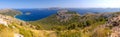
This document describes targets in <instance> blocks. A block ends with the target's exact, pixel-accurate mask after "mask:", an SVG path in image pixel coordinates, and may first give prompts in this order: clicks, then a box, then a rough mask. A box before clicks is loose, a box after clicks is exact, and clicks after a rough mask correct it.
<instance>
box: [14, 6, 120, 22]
mask: <svg viewBox="0 0 120 37" xmlns="http://www.w3.org/2000/svg"><path fill="white" fill-rule="evenodd" d="M67 9H68V10H69V11H75V12H77V13H79V14H81V15H83V14H86V13H105V12H120V8H67ZM16 10H19V11H21V13H22V14H19V15H16V16H15V18H17V19H20V20H23V21H37V20H41V19H44V18H46V17H49V16H51V15H53V14H56V13H57V11H59V9H48V8H39V9H38V8H37V9H36V8H35V9H16Z"/></svg>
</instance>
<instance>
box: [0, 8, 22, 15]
mask: <svg viewBox="0 0 120 37" xmlns="http://www.w3.org/2000/svg"><path fill="white" fill-rule="evenodd" d="M0 14H3V15H8V16H12V17H14V16H15V15H18V14H21V12H20V11H18V10H14V9H0Z"/></svg>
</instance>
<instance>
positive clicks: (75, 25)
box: [0, 11, 120, 37]
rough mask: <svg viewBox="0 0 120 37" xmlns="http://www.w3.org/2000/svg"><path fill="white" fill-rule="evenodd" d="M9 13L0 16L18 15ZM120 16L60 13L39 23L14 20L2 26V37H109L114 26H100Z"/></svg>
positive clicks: (0, 27)
mask: <svg viewBox="0 0 120 37" xmlns="http://www.w3.org/2000/svg"><path fill="white" fill-rule="evenodd" d="M8 12H9V11H8ZM8 12H7V13H6V12H5V13H0V14H3V15H8V16H12V17H13V16H15V15H16V14H18V13H15V14H14V12H12V13H13V14H11V13H8ZM119 14H120V12H116V13H110V14H106V13H102V14H84V15H79V14H78V13H76V12H71V11H69V12H66V13H64V14H63V16H62V15H59V13H58V14H53V15H51V16H49V17H46V18H44V19H41V20H38V21H31V22H23V23H22V22H20V21H17V20H14V21H13V22H12V23H10V24H9V26H8V27H6V26H3V25H2V24H0V37H13V36H14V33H19V34H21V35H23V36H24V37H107V36H109V35H110V34H108V33H111V27H113V26H110V27H100V26H104V24H105V23H106V22H107V20H109V19H110V18H112V17H114V16H117V15H119ZM109 15H110V16H109ZM108 17H110V18H108ZM28 23H29V24H28ZM30 24H31V25H30ZM6 35H7V36H6Z"/></svg>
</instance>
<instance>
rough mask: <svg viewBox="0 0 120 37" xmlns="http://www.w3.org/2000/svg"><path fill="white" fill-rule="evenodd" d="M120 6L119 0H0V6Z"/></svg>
mask: <svg viewBox="0 0 120 37" xmlns="http://www.w3.org/2000/svg"><path fill="white" fill-rule="evenodd" d="M50 7H61V8H120V0H0V8H50Z"/></svg>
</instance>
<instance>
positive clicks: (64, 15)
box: [56, 9, 79, 22]
mask: <svg viewBox="0 0 120 37" xmlns="http://www.w3.org/2000/svg"><path fill="white" fill-rule="evenodd" d="M74 15H77V13H76V12H70V11H68V10H65V9H63V10H60V11H58V12H57V16H56V17H57V19H59V20H60V21H61V22H63V21H67V20H70V19H71V18H72V16H74ZM78 15H79V14H78Z"/></svg>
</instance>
